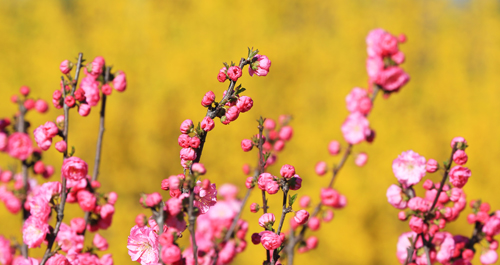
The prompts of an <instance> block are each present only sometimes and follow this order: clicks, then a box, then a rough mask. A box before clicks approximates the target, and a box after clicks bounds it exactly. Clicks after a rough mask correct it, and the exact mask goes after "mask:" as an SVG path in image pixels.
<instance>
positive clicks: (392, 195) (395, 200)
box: [386, 184, 406, 209]
mask: <svg viewBox="0 0 500 265" xmlns="http://www.w3.org/2000/svg"><path fill="white" fill-rule="evenodd" d="M386 196H387V200H388V201H389V203H390V204H391V205H392V206H394V207H395V208H397V209H404V208H406V201H405V200H404V199H403V193H402V190H401V188H400V187H398V186H396V185H394V184H393V185H391V186H390V187H389V188H388V189H387V192H386Z"/></svg>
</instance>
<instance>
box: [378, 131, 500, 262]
mask: <svg viewBox="0 0 500 265" xmlns="http://www.w3.org/2000/svg"><path fill="white" fill-rule="evenodd" d="M450 145H451V148H452V151H451V155H450V158H449V159H448V160H447V161H445V162H443V164H442V165H439V164H438V163H437V161H436V160H434V159H429V160H427V161H426V159H425V158H424V157H423V156H420V155H419V154H417V153H415V152H413V151H407V152H403V153H402V154H401V155H400V156H399V157H398V158H396V159H395V160H394V162H393V171H394V175H395V176H396V178H397V179H398V182H399V183H400V185H399V186H396V185H391V186H390V187H389V189H388V190H387V199H388V201H389V203H390V204H391V205H393V206H394V207H395V208H398V209H401V210H403V211H400V212H399V214H398V218H399V219H400V220H402V221H406V220H409V227H410V229H411V232H407V233H403V234H402V235H401V236H400V238H399V241H398V247H397V257H398V259H399V261H400V262H401V263H402V264H412V263H417V264H423V263H425V264H433V263H435V262H439V263H442V264H451V263H453V264H456V263H460V264H471V263H470V262H471V260H472V259H473V257H474V255H475V253H476V249H475V246H476V244H479V245H480V246H481V247H482V254H481V257H480V260H481V263H482V264H493V263H495V262H496V261H497V259H498V254H497V252H496V250H497V248H498V241H497V240H495V238H494V237H495V236H496V235H498V234H500V218H499V217H500V211H496V212H490V210H491V209H490V205H489V204H488V203H482V202H481V201H480V200H477V201H474V200H473V201H471V202H470V207H471V208H472V211H473V212H472V213H471V214H469V215H468V216H467V221H468V222H469V223H470V224H473V225H474V228H473V232H472V236H471V237H467V236H462V235H452V234H451V233H449V232H446V231H444V229H445V228H446V225H447V224H448V223H450V222H453V221H455V220H457V219H458V217H459V215H460V213H461V212H462V211H464V210H465V208H466V205H467V200H466V194H465V191H464V190H463V187H464V185H465V184H466V183H467V182H468V180H469V178H470V176H471V171H470V169H468V168H467V167H465V166H464V165H465V164H466V163H467V161H468V156H467V154H466V152H465V150H466V148H467V147H468V144H467V141H465V139H464V138H463V137H455V138H454V139H453V140H452V141H451V144H450ZM453 164H455V166H453V167H452V165H453ZM439 171H443V177H442V179H441V182H439V183H433V182H432V181H431V180H429V179H427V180H425V181H424V182H423V187H424V190H425V196H424V197H419V196H417V194H416V192H415V190H414V188H413V187H414V186H415V185H417V184H419V183H420V182H421V181H422V179H423V177H425V175H426V173H436V172H439Z"/></svg>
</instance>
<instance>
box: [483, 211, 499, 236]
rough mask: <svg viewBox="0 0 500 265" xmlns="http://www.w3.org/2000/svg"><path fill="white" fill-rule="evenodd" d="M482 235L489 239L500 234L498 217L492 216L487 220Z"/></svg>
mask: <svg viewBox="0 0 500 265" xmlns="http://www.w3.org/2000/svg"><path fill="white" fill-rule="evenodd" d="M483 233H485V234H486V235H487V236H490V237H494V236H496V235H498V234H500V217H499V216H498V215H493V216H491V217H490V218H489V219H488V221H487V222H486V223H485V224H484V226H483Z"/></svg>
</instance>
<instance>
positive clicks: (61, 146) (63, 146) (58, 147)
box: [55, 140, 68, 153]
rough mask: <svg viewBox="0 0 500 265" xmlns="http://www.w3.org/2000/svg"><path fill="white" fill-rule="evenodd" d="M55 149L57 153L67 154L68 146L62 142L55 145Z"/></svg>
mask: <svg viewBox="0 0 500 265" xmlns="http://www.w3.org/2000/svg"><path fill="white" fill-rule="evenodd" d="M55 148H56V150H57V151H59V152H61V153H64V152H66V150H67V148H68V147H67V145H66V142H65V141H62V140H61V141H59V142H57V143H56V144H55Z"/></svg>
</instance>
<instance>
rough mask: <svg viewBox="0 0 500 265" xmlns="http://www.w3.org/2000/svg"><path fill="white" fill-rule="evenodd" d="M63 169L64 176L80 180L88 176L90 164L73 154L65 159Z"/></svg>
mask: <svg viewBox="0 0 500 265" xmlns="http://www.w3.org/2000/svg"><path fill="white" fill-rule="evenodd" d="M61 171H62V176H63V177H65V178H67V179H70V180H74V181H78V180H81V179H83V178H85V177H86V176H87V172H88V166H87V163H85V161H83V160H82V159H80V158H78V157H76V156H72V157H70V158H66V159H64V162H63V165H62V169H61Z"/></svg>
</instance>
